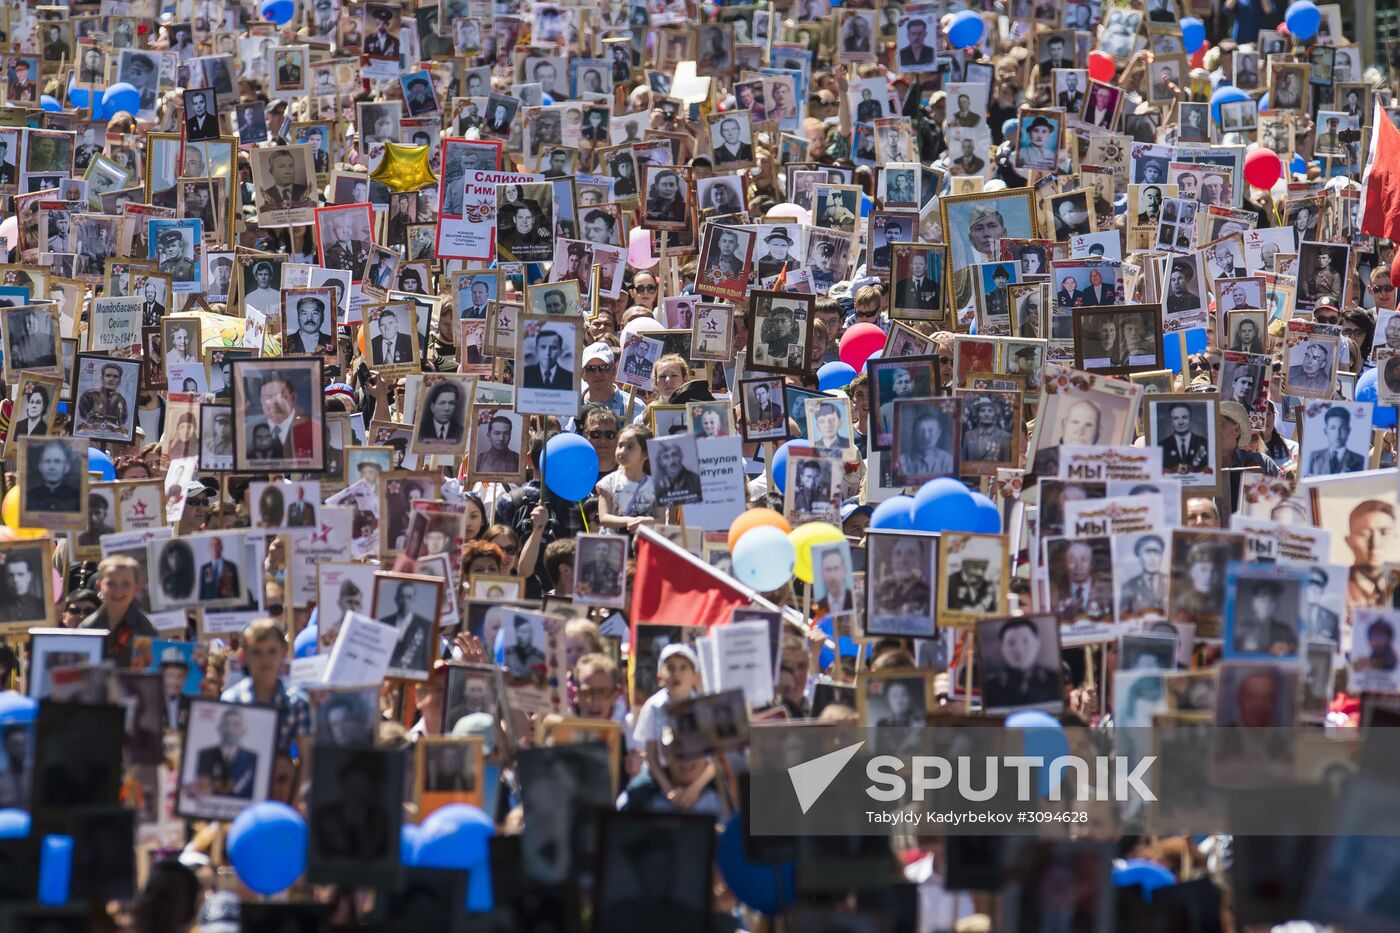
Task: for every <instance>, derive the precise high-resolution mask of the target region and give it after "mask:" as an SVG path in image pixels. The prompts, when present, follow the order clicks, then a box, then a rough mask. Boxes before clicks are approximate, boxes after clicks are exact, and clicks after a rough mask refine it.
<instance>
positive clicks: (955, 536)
mask: <svg viewBox="0 0 1400 933" xmlns="http://www.w3.org/2000/svg"><path fill="white" fill-rule="evenodd" d="M938 550H939V557H938V560H939V566H938V574H939V575H938V579H939V580H941V581H942V584H941V585H940V586H939V594H938V599H937V605H936V607H935V608H936V610H937V613H938V624H939V625H959V626H963V625H973V624H975V623H976V622H977V621H979V620H981V619H984V618H987V617H990V616H1004V615H1006V612H1007V605H1008V603H1009V592H1010V590H1009V586H1010V579H1011V565H1010V556H1009V554H1008V552H1007V542H1006V537H1005V536H1004V535H988V534H974V533H970V532H952V531H948V532H944V533H943V535H942V538H941V539H940V544H939V549H938Z"/></svg>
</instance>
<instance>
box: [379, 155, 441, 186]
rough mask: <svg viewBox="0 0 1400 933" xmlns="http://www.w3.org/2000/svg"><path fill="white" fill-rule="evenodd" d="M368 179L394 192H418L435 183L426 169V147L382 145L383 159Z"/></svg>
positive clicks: (435, 178) (431, 174) (434, 177)
mask: <svg viewBox="0 0 1400 933" xmlns="http://www.w3.org/2000/svg"><path fill="white" fill-rule="evenodd" d="M369 177H370V178H373V179H374V180H375V181H377V182H381V183H382V184H384V185H387V186H388V187H389V188H391V189H393V190H394V191H420V190H422V189H423V188H426V187H428V186H429V185H431V184H432V183H433V182H435V181H437V176H436V175H434V174H433V170H432V169H430V168H428V147H427V146H401V145H399V144H398V143H385V144H384V158H383V159H382V160H381V161H380V163H379V167H378V168H376V169H375V170H374V171H372V172H370V173H369Z"/></svg>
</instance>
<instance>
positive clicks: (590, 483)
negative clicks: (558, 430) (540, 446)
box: [544, 433, 598, 502]
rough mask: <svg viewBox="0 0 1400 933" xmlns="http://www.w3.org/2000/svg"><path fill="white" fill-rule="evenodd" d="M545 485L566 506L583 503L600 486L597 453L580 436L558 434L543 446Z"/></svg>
mask: <svg viewBox="0 0 1400 933" xmlns="http://www.w3.org/2000/svg"><path fill="white" fill-rule="evenodd" d="M544 484H545V485H546V486H548V487H549V490H550V492H552V493H554V494H555V495H556V496H558V497H559V498H561V499H563V500H565V501H567V502H582V501H583V500H584V499H587V498H588V495H589V493H591V492H592V491H593V487H594V486H596V485H597V484H598V451H596V450H594V449H593V445H592V444H590V443H588V441H587V440H585V439H584V437H583V436H582V435H580V434H572V433H564V434H556V435H554V436H553V437H551V438H550V439H549V442H548V443H546V444H545V445H544Z"/></svg>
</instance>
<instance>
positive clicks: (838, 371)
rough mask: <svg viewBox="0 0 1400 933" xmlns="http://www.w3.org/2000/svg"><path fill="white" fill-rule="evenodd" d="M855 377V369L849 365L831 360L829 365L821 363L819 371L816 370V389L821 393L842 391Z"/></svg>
mask: <svg viewBox="0 0 1400 933" xmlns="http://www.w3.org/2000/svg"><path fill="white" fill-rule="evenodd" d="M855 377H856V371H855V367H853V366H851V364H850V363H843V362H841V361H840V360H832V361H831V362H830V363H823V364H822V367H821V369H819V370H817V388H818V389H821V390H822V391H823V392H827V391H829V390H831V389H844V388H845V387H846V386H848V385H850V384H851V380H852V379H854V378H855Z"/></svg>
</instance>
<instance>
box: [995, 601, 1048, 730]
mask: <svg viewBox="0 0 1400 933" xmlns="http://www.w3.org/2000/svg"><path fill="white" fill-rule="evenodd" d="M977 653H978V660H979V661H980V662H981V663H980V664H979V667H980V669H981V672H982V704H983V706H984V707H985V708H986V710H987V711H988V712H989V713H990V712H1011V711H1014V710H1022V709H1043V710H1051V711H1053V710H1059V709H1062V708H1063V706H1064V688H1063V686H1062V677H1061V673H1060V627H1059V624H1058V620H1057V618H1056V617H1055V616H1054V615H1033V616H1015V617H1012V618H1003V619H990V620H987V621H984V622H979V623H978V624H977Z"/></svg>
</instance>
